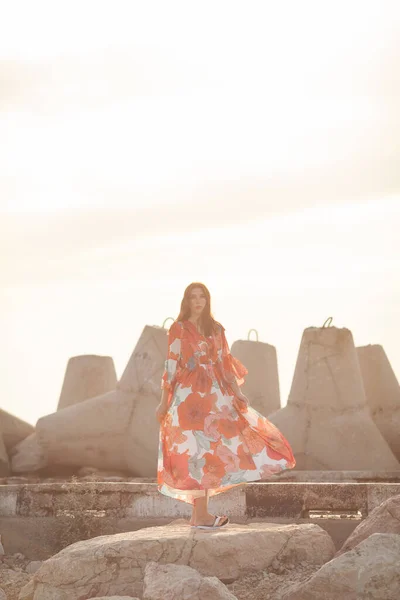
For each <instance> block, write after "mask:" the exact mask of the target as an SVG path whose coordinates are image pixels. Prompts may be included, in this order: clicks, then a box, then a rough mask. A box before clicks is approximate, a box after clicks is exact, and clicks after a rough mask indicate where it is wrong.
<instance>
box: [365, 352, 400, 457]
mask: <svg viewBox="0 0 400 600" xmlns="http://www.w3.org/2000/svg"><path fill="white" fill-rule="evenodd" d="M357 355H358V360H359V363H360V368H361V374H362V378H363V382H364V389H365V394H366V397H367V403H368V406H369V410H370V412H371V416H372V418H373V420H374V422H375V424H376V425H377V427H378V429H379V431H380V432H381V434H382V435H383V437H384V438H385V440H386V441H387V443H388V444H389V446H390V448H391V449H392V452H393V454H394V455H395V456H396V457H397V459H398V460H400V434H399V431H400V386H399V382H398V381H397V378H396V375H395V374H394V371H393V369H392V366H391V364H390V362H389V359H388V357H387V356H386V353H385V351H384V349H383V348H382V346H380V345H378V344H370V345H368V346H360V347H359V348H357Z"/></svg>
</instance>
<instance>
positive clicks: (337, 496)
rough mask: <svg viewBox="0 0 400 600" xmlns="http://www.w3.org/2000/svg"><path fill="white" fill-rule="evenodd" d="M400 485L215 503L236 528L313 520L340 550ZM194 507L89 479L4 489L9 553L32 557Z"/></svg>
mask: <svg viewBox="0 0 400 600" xmlns="http://www.w3.org/2000/svg"><path fill="white" fill-rule="evenodd" d="M398 494H400V483H397V484H396V483H354V482H353V483H321V482H319V483H299V482H268V483H266V482H263V483H250V484H247V485H245V486H240V487H237V488H233V489H231V490H229V491H227V492H225V493H222V494H219V495H217V496H215V497H213V498H211V499H210V509H211V511H212V512H214V513H217V514H221V513H225V514H229V516H230V518H231V521H232V523H250V522H255V521H256V522H260V521H267V522H272V523H297V524H302V523H315V524H317V525H319V526H320V527H322V528H323V529H325V531H327V532H328V533H329V534H330V535H331V537H332V539H333V541H334V543H335V547H336V549H337V550H338V549H339V548H340V547H341V545H342V544H343V542H344V541H345V539H346V538H347V537H348V536H349V535H350V533H351V532H352V531H353V530H354V528H355V527H356V526H357V525H358V524H359V523H360V521H361V520H362V519H364V518H365V517H366V516H367V515H368V514H369V513H370V512H371V510H373V509H374V508H375V507H376V506H378V505H379V504H380V503H381V502H382V501H383V500H386V499H387V498H389V497H391V496H395V495H398ZM190 514H191V506H190V505H187V504H185V503H184V502H179V501H178V500H173V499H172V498H168V497H167V496H163V495H162V494H160V493H159V492H158V489H157V484H156V483H120V482H109V483H102V482H84V483H47V484H30V485H29V484H15V485H0V532H1V534H2V541H3V544H4V547H5V549H6V552H7V553H8V554H13V553H15V552H22V553H23V554H24V555H25V556H26V557H28V558H30V559H31V560H41V559H45V558H48V557H49V556H51V555H53V554H55V553H56V552H58V551H59V550H61V548H64V547H65V546H66V545H68V544H71V543H73V542H74V541H78V540H80V539H86V538H88V537H95V536H98V535H110V534H113V533H120V532H121V533H122V532H124V531H133V530H137V529H142V528H144V527H151V526H155V525H162V524H166V523H170V522H171V521H172V520H173V519H179V518H184V519H188V518H189V516H190Z"/></svg>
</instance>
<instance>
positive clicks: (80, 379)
mask: <svg viewBox="0 0 400 600" xmlns="http://www.w3.org/2000/svg"><path fill="white" fill-rule="evenodd" d="M116 385H117V374H116V372H115V366H114V361H113V359H112V358H111V356H97V355H95V354H84V355H83V356H73V357H72V358H70V359H69V361H68V364H67V368H66V371H65V375H64V381H63V385H62V388H61V394H60V398H59V401H58V408H57V410H61V409H63V408H66V407H67V406H71V405H72V404H77V403H78V402H83V400H87V399H88V398H94V397H95V396H100V395H101V394H105V393H106V392H110V391H111V390H114V389H115V388H116Z"/></svg>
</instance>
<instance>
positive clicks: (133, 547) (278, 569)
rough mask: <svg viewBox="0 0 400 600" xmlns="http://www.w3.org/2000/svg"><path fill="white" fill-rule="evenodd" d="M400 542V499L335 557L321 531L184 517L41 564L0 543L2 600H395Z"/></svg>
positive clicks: (92, 542) (399, 589) (378, 512)
mask: <svg viewBox="0 0 400 600" xmlns="http://www.w3.org/2000/svg"><path fill="white" fill-rule="evenodd" d="M83 476H84V477H86V476H88V475H83ZM89 476H90V475H89ZM399 534H400V496H396V497H392V498H390V499H389V500H387V501H386V502H383V503H382V504H381V505H380V506H379V507H377V508H376V509H375V510H374V511H373V512H372V513H371V514H370V515H369V516H368V517H367V518H366V519H365V520H364V521H362V523H361V524H360V525H359V526H358V527H357V528H356V529H355V530H354V532H353V533H352V534H351V536H350V537H349V538H348V540H346V542H345V544H344V545H343V547H342V549H340V550H339V551H338V552H336V553H335V549H334V545H333V542H332V540H331V538H330V537H329V535H328V534H327V533H326V532H325V531H324V530H322V529H321V528H320V527H318V526H317V525H312V524H310V525H295V524H292V525H278V524H272V523H265V522H264V523H251V524H248V525H239V524H234V523H232V524H230V525H229V528H226V529H224V530H217V531H211V532H210V531H204V530H197V531H193V530H191V529H190V528H189V527H188V523H187V522H186V521H185V520H184V519H179V520H176V521H173V522H171V523H170V524H169V525H164V526H158V527H149V528H144V529H141V530H138V531H134V532H127V533H121V534H116V535H109V536H103V537H101V538H92V539H89V540H84V541H82V542H78V543H76V544H73V545H71V546H68V547H67V548H65V549H64V550H63V551H61V552H60V553H58V554H57V555H55V556H54V557H51V558H50V559H48V560H46V561H44V562H40V561H32V560H28V559H26V558H25V557H24V556H23V555H22V554H14V555H12V556H10V555H7V554H6V553H5V551H4V549H3V547H2V545H1V541H0V600H66V599H68V600H86V599H89V598H98V599H99V598H100V597H103V598H104V599H105V598H108V599H109V600H111V599H113V600H132V599H139V598H140V599H142V600H186V599H188V598H190V600H235V599H236V600H339V599H340V600H342V599H343V600H344V599H345V600H398V598H400V560H399V556H400V535H399ZM0 540H1V538H0Z"/></svg>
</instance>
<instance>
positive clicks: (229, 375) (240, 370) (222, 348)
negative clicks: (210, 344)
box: [218, 325, 248, 386]
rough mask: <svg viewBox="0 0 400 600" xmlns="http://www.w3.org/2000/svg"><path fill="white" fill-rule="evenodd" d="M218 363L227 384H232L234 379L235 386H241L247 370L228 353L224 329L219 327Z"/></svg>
mask: <svg viewBox="0 0 400 600" xmlns="http://www.w3.org/2000/svg"><path fill="white" fill-rule="evenodd" d="M218 361H219V363H220V366H221V371H222V376H223V378H224V379H225V381H227V382H228V383H233V382H234V381H235V379H236V382H237V384H238V385H239V386H240V385H243V383H244V376H245V375H247V374H248V370H247V368H246V367H245V366H244V364H243V363H241V362H240V360H238V359H237V358H235V357H234V356H232V354H231V353H230V351H229V346H228V342H227V339H226V336H225V328H224V327H223V326H222V325H221V333H220V342H219V348H218Z"/></svg>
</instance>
